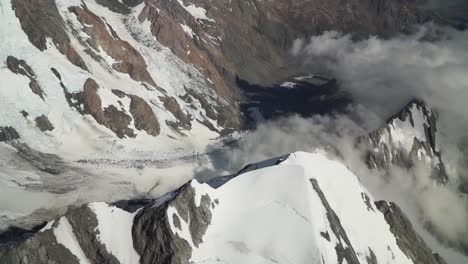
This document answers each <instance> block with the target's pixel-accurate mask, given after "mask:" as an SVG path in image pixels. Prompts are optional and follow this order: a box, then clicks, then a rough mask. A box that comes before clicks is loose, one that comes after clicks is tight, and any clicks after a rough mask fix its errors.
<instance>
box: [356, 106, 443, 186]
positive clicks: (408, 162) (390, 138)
mask: <svg viewBox="0 0 468 264" xmlns="http://www.w3.org/2000/svg"><path fill="white" fill-rule="evenodd" d="M360 140H361V141H363V142H364V143H365V144H368V145H369V149H370V151H369V152H368V156H367V163H368V165H369V167H371V168H376V169H385V168H388V167H389V166H391V165H397V166H400V167H403V168H411V167H413V166H414V164H415V162H423V163H424V164H425V165H424V166H427V167H428V168H429V171H430V173H429V174H430V176H431V177H432V178H433V179H434V180H435V181H436V182H438V183H441V184H445V183H447V181H448V176H447V172H446V170H445V165H444V163H443V160H442V154H441V151H440V147H439V145H438V142H437V140H438V138H437V114H436V113H435V112H434V111H432V109H430V108H429V107H428V106H427V105H426V104H425V103H424V102H422V101H419V100H414V101H412V102H410V103H409V104H408V105H407V106H405V107H404V108H403V109H402V110H401V111H400V112H399V113H398V114H396V115H394V116H392V117H391V118H390V119H389V120H388V121H387V122H386V124H385V125H384V126H383V127H381V128H380V129H378V130H376V131H374V132H372V133H370V134H369V136H368V138H366V137H364V138H361V139H360Z"/></svg>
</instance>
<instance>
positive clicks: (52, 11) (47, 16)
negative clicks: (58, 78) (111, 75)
mask: <svg viewBox="0 0 468 264" xmlns="http://www.w3.org/2000/svg"><path fill="white" fill-rule="evenodd" d="M12 6H13V9H14V10H15V14H16V16H17V17H18V19H19V21H20V23H21V28H22V29H23V31H24V32H25V33H26V35H27V36H28V39H29V41H31V43H32V44H33V45H34V46H36V47H37V48H38V49H39V50H41V51H43V50H45V49H47V38H50V39H52V41H53V42H54V44H55V46H56V47H57V49H58V50H59V51H60V52H61V53H62V54H64V55H65V56H66V57H67V58H68V60H69V61H70V62H71V63H73V64H74V65H76V66H78V67H80V68H82V69H85V70H86V69H87V67H86V64H85V63H84V62H83V60H82V59H81V57H80V55H78V53H77V52H76V50H75V49H74V48H73V47H72V45H71V44H70V38H69V37H68V35H67V33H66V31H65V29H64V24H63V23H64V22H63V20H62V18H61V16H60V14H59V11H58V9H57V6H56V5H55V1H54V0H34V1H30V0H12Z"/></svg>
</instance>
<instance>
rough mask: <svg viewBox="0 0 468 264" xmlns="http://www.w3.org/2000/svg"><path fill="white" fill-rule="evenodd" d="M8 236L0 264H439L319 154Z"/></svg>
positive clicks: (88, 210)
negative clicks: (27, 232) (34, 230)
mask: <svg viewBox="0 0 468 264" xmlns="http://www.w3.org/2000/svg"><path fill="white" fill-rule="evenodd" d="M220 182H222V183H220ZM12 237H13V238H14V239H13V238H11V237H10V238H8V237H3V238H2V242H3V243H2V244H1V245H0V260H1V262H2V263H12V264H13V263H81V264H82V263H126V264H127V263H128V264H130V263H291V262H292V263H324V264H326V263H399V264H400V263H421V264H422V263H424V264H428V263H444V262H443V260H442V259H441V258H440V257H439V256H438V255H437V254H435V253H433V252H432V250H431V249H429V248H428V247H427V245H426V244H425V243H424V241H423V240H422V239H421V238H420V237H419V236H418V235H417V234H416V233H415V231H414V229H413V228H412V226H411V223H409V221H408V220H407V218H406V217H405V215H404V214H403V213H402V212H401V210H399V208H398V206H397V205H395V204H393V203H388V202H385V201H379V202H376V201H374V199H373V197H372V195H371V194H370V193H369V192H368V191H367V190H366V189H365V188H364V187H363V186H362V185H361V183H360V180H359V178H358V176H356V175H355V174H353V173H352V172H350V171H349V170H348V169H347V168H346V167H345V166H344V165H342V164H340V163H339V162H337V161H334V160H331V159H330V158H328V157H327V156H326V154H325V153H321V152H316V153H305V152H297V153H292V154H290V155H288V156H285V157H281V158H279V159H276V160H270V161H267V162H264V163H259V164H254V165H252V166H249V168H247V169H246V170H244V171H243V172H240V173H239V174H238V175H237V176H235V177H232V178H230V179H227V180H226V179H214V180H213V181H212V182H208V183H205V184H200V183H198V182H197V181H195V180H194V181H191V182H189V183H187V184H185V185H184V186H183V187H181V188H180V189H178V190H176V191H173V192H170V193H168V194H166V195H164V196H162V197H161V198H159V199H156V200H146V201H139V202H138V201H136V202H135V201H133V202H119V203H115V204H106V203H91V204H88V205H85V206H83V207H80V208H76V209H70V210H69V211H68V212H67V214H65V215H64V216H63V217H61V218H58V219H56V220H54V221H51V222H49V223H47V224H45V225H44V226H43V227H42V228H41V229H40V230H37V231H36V232H34V233H30V234H23V237H21V236H18V235H17V234H16V236H12Z"/></svg>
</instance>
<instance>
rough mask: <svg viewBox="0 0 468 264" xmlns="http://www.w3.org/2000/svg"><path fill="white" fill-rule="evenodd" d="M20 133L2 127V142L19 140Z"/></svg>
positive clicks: (0, 132)
mask: <svg viewBox="0 0 468 264" xmlns="http://www.w3.org/2000/svg"><path fill="white" fill-rule="evenodd" d="M19 138H20V136H19V134H18V132H17V131H16V130H15V129H14V128H13V127H0V142H4V141H11V140H14V139H19Z"/></svg>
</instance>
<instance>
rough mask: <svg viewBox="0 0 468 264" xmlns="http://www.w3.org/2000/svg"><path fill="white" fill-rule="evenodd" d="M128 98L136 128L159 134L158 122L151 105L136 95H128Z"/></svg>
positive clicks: (155, 134)
mask: <svg viewBox="0 0 468 264" xmlns="http://www.w3.org/2000/svg"><path fill="white" fill-rule="evenodd" d="M130 99H131V101H130V113H131V114H132V116H133V120H134V122H135V127H136V129H138V130H144V131H146V132H147V133H148V134H150V135H152V136H157V135H159V132H160V127H159V123H158V120H157V119H156V116H155V115H154V112H153V109H151V106H149V105H148V103H147V102H146V101H145V100H143V99H142V98H140V97H138V96H136V95H130Z"/></svg>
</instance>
